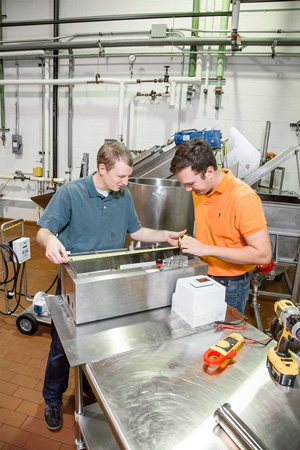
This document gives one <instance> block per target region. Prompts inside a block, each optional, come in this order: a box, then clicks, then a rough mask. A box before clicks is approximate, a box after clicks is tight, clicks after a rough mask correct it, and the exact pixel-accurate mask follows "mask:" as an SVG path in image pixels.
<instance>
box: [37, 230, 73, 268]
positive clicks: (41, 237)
mask: <svg viewBox="0 0 300 450" xmlns="http://www.w3.org/2000/svg"><path fill="white" fill-rule="evenodd" d="M37 241H38V243H39V244H40V245H42V246H43V247H45V249H46V256H47V258H48V259H50V261H52V262H53V263H54V264H61V263H67V262H68V261H69V257H68V254H67V252H66V249H65V247H64V246H63V245H62V243H61V242H60V241H59V240H58V239H57V237H56V236H54V234H53V233H51V231H49V230H47V229H46V228H41V229H40V230H39V231H38V234H37Z"/></svg>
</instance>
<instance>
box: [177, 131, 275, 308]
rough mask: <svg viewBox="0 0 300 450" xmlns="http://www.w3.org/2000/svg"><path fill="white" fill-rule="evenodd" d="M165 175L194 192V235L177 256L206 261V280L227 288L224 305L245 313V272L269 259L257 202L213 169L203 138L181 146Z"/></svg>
mask: <svg viewBox="0 0 300 450" xmlns="http://www.w3.org/2000/svg"><path fill="white" fill-rule="evenodd" d="M170 170H171V172H172V173H174V174H176V176H177V179H178V181H179V182H180V183H182V184H183V185H184V187H185V189H186V190H187V191H192V193H193V200H194V209H195V223H196V233H195V238H192V237H187V238H184V239H182V240H181V243H180V246H181V250H182V252H183V253H189V254H192V255H195V256H199V257H200V258H201V259H202V260H203V261H205V262H206V263H207V264H208V275H209V276H210V277H212V278H214V279H215V280H216V281H218V282H219V283H221V284H223V285H224V286H226V297H225V301H226V303H228V304H229V305H230V306H232V307H234V308H237V309H238V310H239V311H240V312H244V310H245V306H246V303H247V300H248V297H249V291H250V281H249V271H251V270H252V269H254V268H255V266H257V265H264V264H268V263H269V262H270V261H271V258H272V251H271V243H270V238H269V234H268V230H267V223H266V219H265V216H264V211H263V207H262V203H261V200H260V198H259V197H258V195H256V193H255V192H254V191H253V189H251V187H250V186H248V185H247V184H246V183H244V182H243V181H241V180H240V179H238V178H236V177H234V176H233V174H232V172H231V171H230V170H227V169H218V166H217V162H216V158H215V155H214V152H213V150H212V149H211V147H210V146H209V144H208V143H207V142H206V141H205V140H204V139H192V140H190V141H187V142H185V143H183V144H181V145H180V146H179V147H178V149H177V151H176V153H175V156H174V158H173V160H172V162H171V166H170Z"/></svg>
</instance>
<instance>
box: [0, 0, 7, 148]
mask: <svg viewBox="0 0 300 450" xmlns="http://www.w3.org/2000/svg"><path fill="white" fill-rule="evenodd" d="M0 24H2V0H0ZM2 40H3V33H2V27H0V41H1V42H2ZM3 79H4V68H3V59H0V80H3ZM0 103H1V136H0V138H1V139H2V144H3V147H5V139H6V138H5V131H6V130H5V97H4V86H0Z"/></svg>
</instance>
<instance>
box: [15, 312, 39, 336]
mask: <svg viewBox="0 0 300 450" xmlns="http://www.w3.org/2000/svg"><path fill="white" fill-rule="evenodd" d="M17 327H18V330H19V331H21V333H23V334H34V333H35V332H36V331H37V329H38V323H37V320H36V318H35V317H34V316H33V315H32V314H21V315H20V316H19V317H18V318H17Z"/></svg>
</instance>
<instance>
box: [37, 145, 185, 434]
mask: <svg viewBox="0 0 300 450" xmlns="http://www.w3.org/2000/svg"><path fill="white" fill-rule="evenodd" d="M132 166H133V160H132V157H131V155H130V152H129V151H128V150H127V149H126V147H125V146H124V145H123V144H120V143H119V142H111V143H107V144H104V145H103V146H102V147H101V148H100V150H99V152H98V155H97V167H98V170H97V172H94V173H93V174H91V175H89V176H88V177H86V178H80V179H78V180H74V181H72V182H71V183H68V184H66V185H64V186H62V187H61V188H60V189H59V190H58V191H57V192H56V194H55V195H54V197H53V198H52V199H51V201H50V203H49V205H48V206H47V208H46V210H45V211H44V213H43V215H42V217H41V219H40V220H39V221H38V225H39V226H40V227H41V228H40V230H39V231H38V234H37V240H38V242H39V244H40V245H42V246H43V247H45V249H46V256H47V257H48V258H49V259H50V260H51V261H52V262H53V263H55V264H60V263H66V262H68V253H67V251H68V252H71V253H78V252H89V251H99V250H109V249H116V248H122V247H123V246H124V241H125V237H126V233H129V234H130V236H131V238H132V239H134V240H136V241H141V242H168V243H169V244H171V245H172V246H177V245H178V237H179V236H180V235H181V234H183V233H185V231H186V230H183V231H180V232H174V231H167V230H152V229H150V228H144V227H142V225H141V223H140V221H139V219H138V217H137V214H136V211H135V209H134V204H133V199H132V196H131V193H130V191H129V190H128V189H127V188H126V185H127V184H128V177H129V176H130V175H131V173H132ZM60 293H61V284H60V279H59V280H58V283H57V290H56V294H57V295H59V294H60ZM51 337H52V343H51V348H50V353H49V357H48V362H47V368H46V374H45V381H44V388H43V396H44V399H45V402H46V408H45V422H46V425H47V427H48V428H49V429H50V430H52V431H54V430H58V429H59V428H60V427H61V426H62V415H61V411H60V405H61V402H62V395H63V393H64V392H65V391H66V389H67V387H68V377H69V363H68V360H67V357H66V355H65V352H64V350H63V348H62V345H61V342H60V339H59V337H58V334H57V331H56V329H55V326H54V324H53V323H52V326H51Z"/></svg>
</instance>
